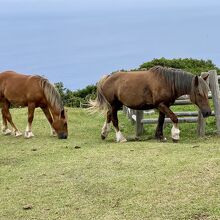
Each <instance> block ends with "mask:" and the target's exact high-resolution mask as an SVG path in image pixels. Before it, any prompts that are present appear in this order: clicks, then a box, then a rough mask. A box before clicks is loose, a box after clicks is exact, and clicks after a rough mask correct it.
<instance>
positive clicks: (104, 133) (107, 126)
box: [101, 111, 112, 140]
mask: <svg viewBox="0 0 220 220" xmlns="http://www.w3.org/2000/svg"><path fill="white" fill-rule="evenodd" d="M111 117H112V116H111V111H108V112H107V116H106V121H105V123H104V125H103V127H102V132H101V138H102V140H104V139H105V138H106V137H107V136H108V133H109V132H110V123H111Z"/></svg>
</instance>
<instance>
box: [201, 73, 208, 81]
mask: <svg viewBox="0 0 220 220" xmlns="http://www.w3.org/2000/svg"><path fill="white" fill-rule="evenodd" d="M201 77H202V78H203V79H204V80H205V81H207V79H208V78H209V74H207V75H204V76H201Z"/></svg>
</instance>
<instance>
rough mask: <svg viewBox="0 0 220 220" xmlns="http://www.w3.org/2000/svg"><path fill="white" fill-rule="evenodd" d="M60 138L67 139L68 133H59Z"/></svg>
mask: <svg viewBox="0 0 220 220" xmlns="http://www.w3.org/2000/svg"><path fill="white" fill-rule="evenodd" d="M58 138H59V139H67V134H65V133H61V134H58Z"/></svg>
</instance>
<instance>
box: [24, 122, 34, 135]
mask: <svg viewBox="0 0 220 220" xmlns="http://www.w3.org/2000/svg"><path fill="white" fill-rule="evenodd" d="M24 137H25V138H31V137H34V134H33V133H32V131H31V129H30V126H29V124H28V125H27V127H26V130H25V132H24Z"/></svg>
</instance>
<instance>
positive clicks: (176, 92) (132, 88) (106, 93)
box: [90, 66, 211, 142]
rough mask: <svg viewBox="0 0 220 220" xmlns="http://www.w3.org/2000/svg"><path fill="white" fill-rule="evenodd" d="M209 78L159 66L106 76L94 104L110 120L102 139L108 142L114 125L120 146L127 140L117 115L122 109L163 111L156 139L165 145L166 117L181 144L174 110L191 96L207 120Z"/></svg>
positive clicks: (104, 128)
mask: <svg viewBox="0 0 220 220" xmlns="http://www.w3.org/2000/svg"><path fill="white" fill-rule="evenodd" d="M206 79H207V77H206V78H204V79H203V78H201V77H198V76H194V75H192V74H190V73H186V72H184V71H182V70H177V69H172V68H165V67H160V66H155V67H153V68H151V69H149V70H148V71H132V72H117V73H114V74H112V75H108V76H104V77H103V78H102V79H101V80H100V81H99V82H98V84H97V98H96V100H95V101H91V102H90V104H91V108H93V109H99V110H105V111H106V112H107V119H106V122H105V123H104V126H103V128H102V132H101V137H102V139H105V138H106V137H107V135H108V132H109V126H110V122H112V123H113V125H114V127H115V130H116V140H117V142H124V141H126V139H125V138H124V137H123V135H122V134H121V132H120V130H119V127H118V118H117V111H118V110H119V109H120V108H121V106H122V105H125V106H127V107H129V108H132V109H137V110H147V109H152V108H157V109H158V110H159V118H158V125H157V128H156V133H155V137H156V138H157V139H159V140H161V141H163V140H166V139H165V138H164V136H163V124H164V118H165V115H167V116H168V117H169V118H170V119H171V120H172V122H173V128H172V130H171V133H172V138H173V140H174V141H177V140H179V133H180V131H179V129H178V118H177V116H176V115H175V114H174V113H173V112H172V111H171V110H170V108H169V107H170V106H171V105H172V104H173V103H174V101H175V100H176V99H177V98H178V97H180V96H182V95H185V94H187V95H189V96H190V99H191V101H192V103H194V104H196V105H197V106H198V107H199V108H200V110H201V112H202V114H203V116H204V117H208V116H209V115H210V114H211V109H210V106H209V102H208V85H207V83H206V82H205V81H206Z"/></svg>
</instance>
